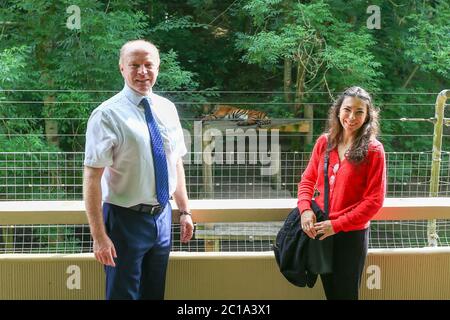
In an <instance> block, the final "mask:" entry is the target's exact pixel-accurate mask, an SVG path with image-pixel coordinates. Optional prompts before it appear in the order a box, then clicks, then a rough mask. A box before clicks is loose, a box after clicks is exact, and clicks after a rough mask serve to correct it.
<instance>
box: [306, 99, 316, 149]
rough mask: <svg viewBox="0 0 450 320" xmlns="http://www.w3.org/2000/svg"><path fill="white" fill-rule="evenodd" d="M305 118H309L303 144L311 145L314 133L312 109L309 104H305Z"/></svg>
mask: <svg viewBox="0 0 450 320" xmlns="http://www.w3.org/2000/svg"><path fill="white" fill-rule="evenodd" d="M305 120H309V131H308V133H307V134H306V137H305V144H306V145H311V144H312V143H313V133H314V130H313V129H314V109H313V106H312V105H310V104H307V105H305Z"/></svg>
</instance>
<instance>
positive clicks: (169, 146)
mask: <svg viewBox="0 0 450 320" xmlns="http://www.w3.org/2000/svg"><path fill="white" fill-rule="evenodd" d="M159 132H160V133H161V137H162V139H163V142H164V149H165V150H166V151H167V152H171V153H172V152H174V151H175V148H176V141H175V138H174V137H173V135H174V132H173V131H172V130H170V129H168V128H166V127H159Z"/></svg>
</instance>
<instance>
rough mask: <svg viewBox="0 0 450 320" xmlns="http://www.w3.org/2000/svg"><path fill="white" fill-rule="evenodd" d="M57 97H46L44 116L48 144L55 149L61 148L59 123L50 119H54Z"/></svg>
mask: <svg viewBox="0 0 450 320" xmlns="http://www.w3.org/2000/svg"><path fill="white" fill-rule="evenodd" d="M54 102H55V97H54V96H45V97H44V114H45V115H46V118H45V137H46V139H47V142H48V144H50V145H53V146H55V147H59V136H58V122H57V121H56V120H53V119H48V118H52V117H53V110H54V108H55V103H54Z"/></svg>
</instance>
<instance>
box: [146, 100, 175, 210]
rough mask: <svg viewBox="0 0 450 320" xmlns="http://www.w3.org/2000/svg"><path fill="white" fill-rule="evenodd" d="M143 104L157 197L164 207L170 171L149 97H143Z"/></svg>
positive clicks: (167, 198)
mask: <svg viewBox="0 0 450 320" xmlns="http://www.w3.org/2000/svg"><path fill="white" fill-rule="evenodd" d="M141 104H142V105H143V106H144V110H145V119H146V120H147V127H148V131H149V132H150V143H151V148H152V154H153V167H154V169H155V181H156V197H157V198H158V202H159V204H160V205H161V206H162V207H163V208H164V207H165V206H166V204H167V202H168V201H169V173H168V171H167V162H166V154H165V152H164V142H163V140H162V137H161V134H160V132H159V129H158V124H157V123H156V121H155V118H154V117H153V114H152V110H151V109H150V103H149V101H148V100H147V98H144V99H142V101H141Z"/></svg>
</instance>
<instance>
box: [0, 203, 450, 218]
mask: <svg viewBox="0 0 450 320" xmlns="http://www.w3.org/2000/svg"><path fill="white" fill-rule="evenodd" d="M171 203H172V207H173V217H174V219H173V221H174V222H177V221H178V209H177V207H176V204H175V203H174V202H173V201H172V202H171ZM296 205H297V199H245V200H244V199H240V200H236V199H234V200H191V201H190V206H191V209H192V216H193V220H194V222H198V223H209V222H263V221H282V220H284V219H285V218H286V216H287V214H288V213H289V211H290V210H292V208H294V207H295V206H296ZM429 219H450V198H387V199H386V200H385V203H384V205H383V208H382V209H381V210H380V212H379V213H378V214H377V215H376V216H375V217H374V220H429ZM86 223H87V218H86V212H85V207H84V202H83V201H7V202H0V225H18V224H27V225H29V224H86Z"/></svg>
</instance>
